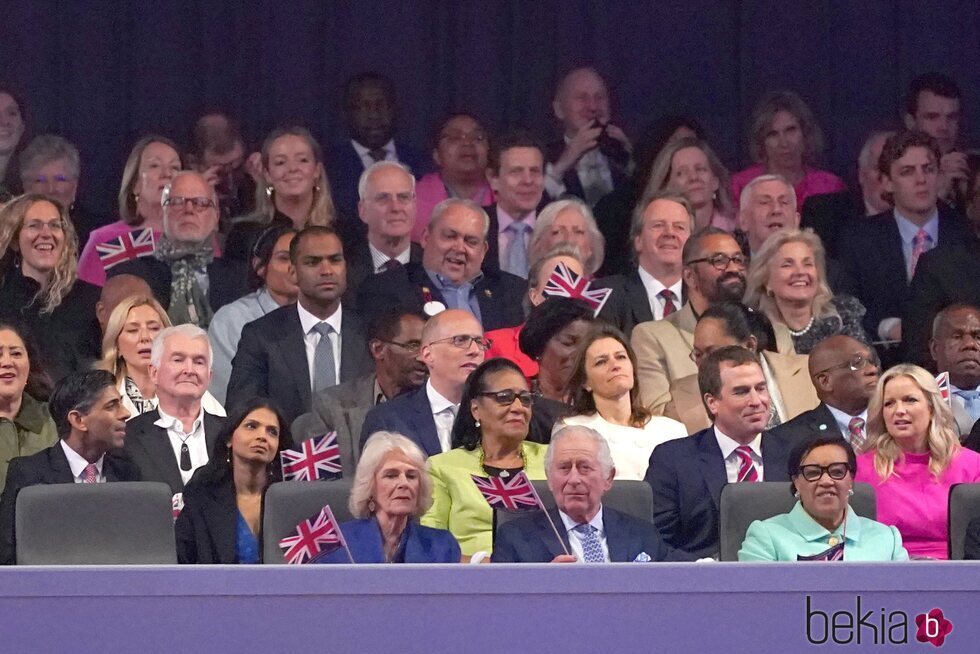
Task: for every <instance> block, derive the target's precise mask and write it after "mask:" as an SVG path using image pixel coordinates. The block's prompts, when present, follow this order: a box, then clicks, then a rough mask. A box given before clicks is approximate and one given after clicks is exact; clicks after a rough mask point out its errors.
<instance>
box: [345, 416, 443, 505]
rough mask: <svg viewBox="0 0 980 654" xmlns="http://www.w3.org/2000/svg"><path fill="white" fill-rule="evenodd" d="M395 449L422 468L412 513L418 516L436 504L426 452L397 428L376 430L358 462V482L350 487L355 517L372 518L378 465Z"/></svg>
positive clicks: (356, 473)
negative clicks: (396, 429) (416, 500)
mask: <svg viewBox="0 0 980 654" xmlns="http://www.w3.org/2000/svg"><path fill="white" fill-rule="evenodd" d="M391 452H400V453H402V454H404V455H405V458H407V459H408V460H409V462H410V463H411V464H412V465H414V466H415V467H416V469H418V471H419V494H418V503H417V504H416V506H415V510H414V511H413V512H412V517H415V518H418V517H420V516H421V515H422V514H423V513H425V512H426V511H428V510H429V507H430V506H432V477H430V476H429V473H428V472H427V471H426V469H425V453H424V452H422V450H421V449H420V448H419V446H418V445H416V444H415V443H414V442H412V441H411V440H409V439H408V438H406V437H405V436H402V435H401V434H399V433H398V432H394V431H376V432H374V433H373V434H371V436H370V437H369V438H368V440H367V442H366V443H365V444H364V449H363V450H361V458H360V460H359V461H358V462H357V472H355V473H354V483H353V484H352V485H351V489H350V500H349V501H348V506H349V508H350V512H351V515H353V516H354V517H355V518H368V517H370V516H371V515H372V513H373V512H372V511H371V510H370V508H369V505H370V503H371V501H372V500H373V499H374V491H375V485H374V478H375V475H376V474H377V472H378V468H379V467H380V466H381V463H382V462H383V461H384V460H385V457H386V456H387V455H388V454H389V453H391Z"/></svg>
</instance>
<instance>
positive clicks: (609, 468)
mask: <svg viewBox="0 0 980 654" xmlns="http://www.w3.org/2000/svg"><path fill="white" fill-rule="evenodd" d="M545 473H546V474H547V475H548V488H550V489H551V494H552V495H553V496H554V498H555V504H556V505H557V507H556V508H554V509H551V510H549V511H548V513H547V515H546V514H544V513H542V512H540V511H539V512H535V513H533V514H531V515H529V516H526V517H522V518H518V519H516V520H513V521H511V522H508V523H507V524H505V525H503V526H502V527H501V528H500V530H499V531H498V532H497V535H496V539H495V541H494V546H493V561H494V563H547V562H554V563H572V562H576V561H582V562H584V563H629V562H634V561H637V562H649V561H667V560H669V561H690V560H693V558H694V557H693V556H690V555H688V554H686V553H685V552H681V551H678V550H675V549H673V548H671V547H668V546H667V545H666V544H664V541H663V539H662V538H661V537H660V534H659V533H658V532H657V528H656V527H655V526H654V525H653V523H651V522H649V521H646V520H641V519H639V518H635V517H633V516H630V515H627V514H625V513H622V512H620V511H617V510H616V509H613V508H610V507H608V506H603V504H602V496H603V494H604V493H605V492H606V491H608V490H609V489H610V488H612V484H613V477H614V476H615V475H616V469H615V467H614V466H613V461H612V453H611V452H610V451H609V444H608V443H607V442H606V439H605V438H604V437H603V436H602V434H600V433H599V432H597V431H595V430H594V429H590V428H588V427H581V426H572V427H565V428H564V429H562V430H560V431H559V432H558V433H556V434H555V435H554V436H553V437H552V440H551V444H550V445H549V446H548V452H547V454H545ZM556 530H557V534H556V533H555V532H556ZM559 536H560V537H561V541H560V542H559V540H558V538H559Z"/></svg>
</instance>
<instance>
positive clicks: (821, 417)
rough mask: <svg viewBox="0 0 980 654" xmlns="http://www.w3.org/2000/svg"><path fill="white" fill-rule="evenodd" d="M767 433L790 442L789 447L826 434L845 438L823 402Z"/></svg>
mask: <svg viewBox="0 0 980 654" xmlns="http://www.w3.org/2000/svg"><path fill="white" fill-rule="evenodd" d="M769 433H770V435H772V436H775V437H776V438H778V439H779V440H781V441H783V442H784V443H790V444H791V445H790V447H791V448H792V447H794V446H795V445H796V444H798V443H801V442H803V441H808V440H812V439H814V438H816V437H817V436H825V435H827V434H832V435H834V436H841V437H844V438H846V436H844V434H842V433H841V431H840V428H839V427H838V426H837V420H836V419H835V418H834V414H832V413H831V412H830V409H828V408H827V405H826V404H824V403H823V402H821V403H820V404H818V405H817V406H816V408H813V409H810V410H809V411H804V412H803V413H801V414H800V415H798V416H796V417H795V418H793V419H792V420H787V421H786V422H784V423H783V424H781V425H779V426H778V427H775V428H773V429H772V430H771V431H770V432H769Z"/></svg>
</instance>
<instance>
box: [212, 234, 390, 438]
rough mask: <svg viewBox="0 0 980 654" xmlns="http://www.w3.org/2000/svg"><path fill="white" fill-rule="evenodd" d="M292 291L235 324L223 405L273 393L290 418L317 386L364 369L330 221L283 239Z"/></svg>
mask: <svg viewBox="0 0 980 654" xmlns="http://www.w3.org/2000/svg"><path fill="white" fill-rule="evenodd" d="M289 258H290V261H291V262H292V264H293V268H294V269H295V271H296V282H297V285H298V286H299V296H298V300H297V302H296V304H290V305H287V306H284V307H280V308H279V309H276V310H275V311H273V312H271V313H269V314H266V315H265V316H262V317H261V318H259V319H258V320H255V321H253V322H250V323H248V324H247V325H245V327H244V328H243V329H242V338H241V340H240V341H239V343H238V352H237V353H236V354H235V358H234V359H233V360H232V364H231V366H232V367H231V378H230V379H229V381H228V395H227V397H228V402H227V404H228V405H229V406H231V405H234V404H235V403H237V402H241V401H244V400H247V399H249V398H252V397H255V396H261V397H268V398H270V399H272V400H275V401H276V403H277V404H278V405H279V408H280V409H281V410H282V412H283V415H284V416H285V417H286V420H288V421H289V422H290V423H292V421H293V420H295V419H296V418H297V416H300V415H301V414H303V413H306V412H307V411H309V410H310V409H311V408H312V397H313V393H314V392H316V391H320V390H323V389H324V388H327V387H329V386H334V385H336V384H338V383H340V382H345V381H350V380H352V379H356V378H358V377H361V376H363V375H366V374H368V373H370V372H371V371H372V370H373V369H374V362H373V361H371V356H370V355H369V354H368V350H367V340H366V339H365V337H364V325H363V323H362V322H361V320H360V318H359V317H358V316H357V315H355V314H354V313H352V312H351V311H350V310H348V309H346V308H345V307H344V306H343V304H342V302H341V297H342V296H343V294H344V291H345V290H346V288H347V264H346V261H345V259H344V248H343V245H342V244H341V242H340V238H339V237H338V236H337V233H336V232H335V231H334V230H333V229H332V228H330V227H323V226H312V227H307V228H306V229H304V230H303V231H301V232H300V233H299V234H297V235H296V237H295V238H294V239H293V242H292V243H290V245H289Z"/></svg>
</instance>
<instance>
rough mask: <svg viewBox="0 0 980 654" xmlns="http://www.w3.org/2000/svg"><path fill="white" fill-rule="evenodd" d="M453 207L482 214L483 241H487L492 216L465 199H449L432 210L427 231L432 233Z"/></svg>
mask: <svg viewBox="0 0 980 654" xmlns="http://www.w3.org/2000/svg"><path fill="white" fill-rule="evenodd" d="M453 207H465V208H467V209H469V210H470V211H475V212H476V213H478V214H480V217H481V218H483V240H484V241H486V240H487V234H489V233H490V216H488V215H487V212H486V211H484V210H483V207H481V206H480V205H478V204H477V203H476V202H474V201H473V200H464V199H463V198H447V199H445V200H443V201H442V202H440V203H439V204H437V205H436V206H435V208H434V209H433V210H432V215H431V216H430V217H429V224H428V225H427V226H426V228H425V229H426V231H427V232H429V233H432V229H433V227H435V225H436V224H437V223H438V222H439V221H440V220H441V219H442V215H443V214H444V213H446V212H447V211H449V210H450V209H452V208H453Z"/></svg>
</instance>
